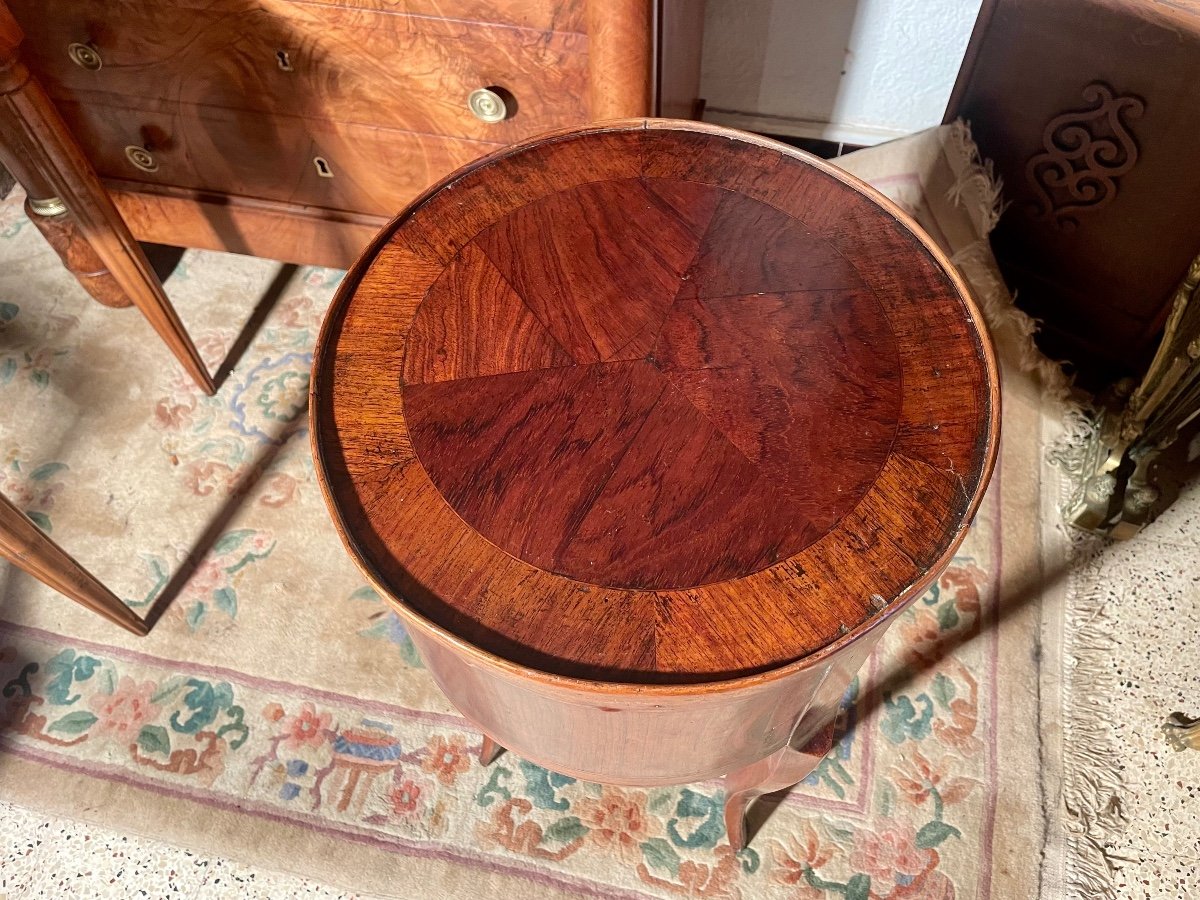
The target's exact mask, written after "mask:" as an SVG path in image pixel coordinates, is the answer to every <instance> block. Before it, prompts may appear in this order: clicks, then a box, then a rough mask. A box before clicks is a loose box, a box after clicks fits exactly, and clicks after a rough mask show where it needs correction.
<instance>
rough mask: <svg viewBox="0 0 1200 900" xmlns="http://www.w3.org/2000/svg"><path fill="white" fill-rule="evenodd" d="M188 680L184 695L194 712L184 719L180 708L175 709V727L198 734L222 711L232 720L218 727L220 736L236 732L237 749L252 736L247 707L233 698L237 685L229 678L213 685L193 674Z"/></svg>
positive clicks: (187, 732)
mask: <svg viewBox="0 0 1200 900" xmlns="http://www.w3.org/2000/svg"><path fill="white" fill-rule="evenodd" d="M186 684H187V688H188V691H187V693H186V694H184V696H183V702H184V704H185V706H186V707H187V708H188V709H189V710H191V714H190V715H189V716H188V717H187V718H186V719H180V717H179V713H180V710H176V711H175V712H173V713H171V719H170V721H171V727H172V728H174V729H175V730H176V731H178V732H180V733H181V734H196V733H198V732H199V731H200V730H201V729H202V728H207V727H209V726H210V725H212V724H213V723H214V722H215V721H216V720H217V717H218V716H219V715H220V714H221V713H225V714H226V715H227V716H228V717H229V719H230V721H229V722H226V723H225V724H223V725H222V726H221V727H220V728H218V729H217V737H219V738H223V737H224V736H225V735H226V734H229V733H235V734H237V735H238V737H237V738H235V739H234V740H233V741H231V742H230V744H229V746H230V747H231V748H232V749H234V750H236V749H237V748H238V747H240V746H242V744H244V743H245V742H246V739H247V738H248V737H249V736H250V729H249V728H248V727H247V726H246V725H245V723H244V719H245V710H243V709H242V707H240V706H238V705H236V704H235V703H234V702H233V688H232V687H231V686H230V684H229V682H227V681H222V682H219V683H217V684H216V685H213V684H210V683H209V682H207V681H201V680H200V679H199V678H189V679H188V680H187V683H186Z"/></svg>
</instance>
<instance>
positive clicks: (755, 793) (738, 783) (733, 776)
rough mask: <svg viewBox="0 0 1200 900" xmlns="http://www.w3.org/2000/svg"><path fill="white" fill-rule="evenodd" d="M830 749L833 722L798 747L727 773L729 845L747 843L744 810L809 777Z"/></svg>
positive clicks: (725, 780) (725, 778) (726, 810)
mask: <svg viewBox="0 0 1200 900" xmlns="http://www.w3.org/2000/svg"><path fill="white" fill-rule="evenodd" d="M832 748H833V724H832V723H830V724H829V725H826V726H825V727H824V728H822V729H821V731H820V732H819V733H818V734H817V735H816V737H814V738H813V739H812V740H811V741H809V742H808V743H807V744H806V745H805V746H804V747H802V748H800V749H799V750H797V749H795V748H793V747H791V746H788V745H784V746H783V747H781V748H780V749H779V750H777V751H775V752H774V753H772V754H771V755H770V756H768V757H767V758H766V759H762V760H759V761H758V762H756V763H754V764H752V765H749V766H746V767H745V768H744V769H738V770H737V771H736V772H730V773H729V774H728V775H726V776H725V777H724V779H722V780H723V782H724V784H725V832H726V834H728V836H729V846H731V847H732V848H733V849H734V850H742V849H744V848H745V846H746V810H747V809H749V807H750V804H751V803H753V802H754V801H755V800H757V799H758V798H759V797H761V796H762V795H763V794H770V793H773V792H775V791H782V790H783V789H784V788H790V787H792V786H793V785H795V784H797V783H798V782H800V781H802V780H803V779H804V778H806V777H807V776H808V774H809V773H810V772H812V770H813V769H815V768H816V767H817V766H818V765H819V764H820V762H821V760H823V759H824V758H825V757H826V755H828V753H829V751H830V750H831V749H832Z"/></svg>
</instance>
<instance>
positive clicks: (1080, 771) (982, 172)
mask: <svg viewBox="0 0 1200 900" xmlns="http://www.w3.org/2000/svg"><path fill="white" fill-rule="evenodd" d="M943 133H944V136H943V139H942V140H943V147H944V149H945V153H946V156H947V158H948V159H949V160H951V164H952V167H953V168H954V169H955V175H956V178H955V181H954V184H953V185H952V186H951V187H950V189H949V191H948V192H947V198H948V199H949V200H950V201H951V202H953V203H955V204H956V205H958V206H959V207H961V208H962V209H963V210H964V211H966V212H967V214H968V215H970V216H971V218H972V221H973V223H974V224H975V226H976V229H977V233H978V234H980V235H982V236H983V238H982V239H981V240H979V241H977V242H976V243H974V244H970V245H968V246H967V247H965V248H963V249H962V250H960V251H959V252H958V253H956V254H955V255H954V256H953V258H952V259H951V262H952V263H954V265H955V266H957V267H958V268H959V270H960V271H961V272H962V274H963V276H964V277H965V278H966V279H967V280H968V282H969V283H970V284H971V285H972V286H973V287H974V288H975V294H976V301H977V302H978V304H979V307H980V311H981V312H982V314H983V317H984V319H985V321H986V323H987V325H988V327H989V328H990V329H991V330H992V332H993V333H995V334H997V336H998V335H999V334H1001V333H1004V334H1005V336H1006V340H1004V341H1000V340H997V342H996V343H997V344H998V345H1001V344H1002V345H1003V346H1005V347H1007V348H1010V349H1009V352H1008V353H1007V355H1006V357H1005V358H1003V359H1001V365H1010V366H1015V367H1016V368H1017V369H1018V370H1019V371H1020V372H1022V373H1026V374H1031V375H1033V376H1034V377H1035V378H1036V379H1037V380H1038V381H1039V382H1040V383H1041V386H1042V390H1043V396H1044V397H1045V399H1046V401H1048V404H1047V406H1046V407H1045V409H1046V411H1047V415H1048V416H1049V420H1048V422H1047V424H1049V425H1050V427H1049V428H1048V430H1047V433H1046V435H1045V438H1046V444H1045V446H1046V449H1045V456H1046V458H1047V460H1048V461H1051V462H1053V463H1054V464H1055V465H1058V466H1060V467H1061V468H1062V469H1063V470H1064V471H1070V469H1071V466H1072V465H1076V466H1082V465H1083V464H1084V459H1085V457H1086V454H1087V451H1088V448H1089V445H1090V444H1091V442H1092V440H1093V438H1094V435H1095V431H1096V429H1097V428H1098V427H1099V418H1098V414H1097V411H1096V409H1095V408H1094V406H1093V405H1092V403H1091V400H1090V398H1088V397H1086V396H1085V395H1084V394H1082V392H1080V391H1079V390H1078V389H1077V388H1076V387H1075V386H1074V384H1073V382H1072V379H1071V378H1070V377H1069V376H1068V375H1067V373H1066V372H1065V371H1064V369H1063V366H1062V365H1061V364H1060V363H1057V362H1054V361H1053V360H1051V359H1049V358H1048V357H1046V356H1045V355H1044V354H1043V353H1042V352H1041V351H1040V350H1039V349H1038V347H1037V345H1036V344H1035V343H1034V340H1033V338H1034V335H1035V334H1036V333H1037V331H1038V328H1039V326H1040V323H1039V322H1038V321H1037V320H1036V319H1034V318H1033V317H1031V316H1029V315H1027V314H1026V313H1025V312H1023V311H1022V310H1020V309H1018V308H1017V306H1016V305H1015V303H1014V302H1013V297H1012V295H1011V294H1010V292H1009V290H1008V287H1007V285H1006V284H1005V283H1004V279H1003V276H1002V275H1001V274H1000V271H999V269H998V268H997V266H996V263H995V257H994V256H993V255H992V252H991V246H990V244H989V241H988V239H987V235H988V234H989V233H990V232H991V231H992V229H993V228H994V227H995V226H996V223H997V221H998V220H999V218H1000V214H1001V213H1002V212H1003V211H1004V203H1003V200H1002V188H1003V185H1002V183H1001V180H1000V178H999V177H998V176H996V174H995V172H994V170H993V168H992V166H991V163H990V162H989V161H984V160H981V159H980V157H979V151H978V148H977V147H976V146H975V142H974V141H973V140H972V138H971V129H970V126H969V125H968V124H967V123H966V122H963V121H961V120H959V121H957V122H954V123H952V124H951V125H950V127H949V128H947V129H944V132H943ZM1069 492H1070V485H1069V483H1068V479H1067V478H1061V479H1060V496H1059V501H1060V502H1059V504H1058V507H1059V509H1062V508H1063V505H1064V503H1065V502H1066V500H1067V499H1068V498H1067V495H1068V494H1069ZM1054 527H1055V528H1056V530H1057V531H1058V532H1059V536H1060V537H1061V538H1062V539H1063V540H1065V541H1068V542H1069V543H1068V547H1069V552H1070V560H1071V575H1070V576H1069V584H1070V589H1069V592H1068V599H1067V604H1066V609H1065V610H1064V613H1063V617H1064V629H1063V632H1064V638H1063V646H1062V660H1063V670H1064V671H1063V673H1062V675H1063V689H1062V702H1063V706H1062V708H1063V709H1064V710H1070V711H1071V714H1070V715H1069V716H1067V715H1064V716H1063V717H1062V720H1063V721H1062V727H1063V745H1062V746H1063V750H1062V757H1063V758H1062V781H1063V784H1062V793H1061V797H1060V798H1059V799H1058V802H1060V803H1061V804H1062V807H1063V811H1064V815H1062V816H1061V819H1062V821H1063V822H1064V824H1065V827H1066V830H1067V834H1066V836H1065V840H1064V844H1065V851H1066V853H1065V860H1064V862H1065V872H1064V876H1065V878H1064V880H1065V884H1066V885H1067V886H1068V888H1069V890H1071V891H1072V892H1074V895H1075V896H1078V897H1081V898H1089V900H1090V898H1103V900H1110V898H1115V896H1116V892H1115V891H1116V889H1115V887H1114V878H1113V872H1114V864H1113V861H1112V859H1111V857H1110V855H1109V851H1110V848H1112V847H1113V846H1114V845H1115V842H1116V840H1117V839H1118V838H1119V837H1120V835H1121V833H1122V831H1123V830H1124V828H1125V825H1126V822H1127V817H1126V813H1125V804H1124V800H1123V797H1124V793H1125V785H1124V779H1123V777H1122V775H1121V769H1120V758H1121V757H1120V753H1119V750H1118V747H1117V745H1116V734H1115V731H1114V730H1113V728H1112V727H1111V725H1110V724H1109V723H1108V721H1107V720H1106V719H1105V716H1104V708H1103V704H1102V703H1101V702H1100V701H1099V698H1102V697H1104V696H1106V695H1107V694H1108V693H1109V692H1111V691H1112V690H1114V689H1115V676H1114V674H1113V672H1112V669H1111V667H1110V666H1109V664H1108V662H1109V659H1110V658H1111V654H1112V651H1113V649H1114V647H1115V644H1116V641H1115V637H1114V634H1113V622H1112V618H1111V617H1110V616H1109V614H1108V612H1107V604H1108V602H1109V599H1110V595H1109V593H1108V592H1107V591H1106V589H1105V585H1104V584H1103V583H1102V582H1101V581H1100V579H1099V574H1098V573H1099V569H1098V567H1097V566H1096V565H1095V564H1094V563H1093V562H1092V560H1093V559H1094V554H1095V552H1096V551H1097V549H1098V548H1099V547H1101V546H1103V544H1104V541H1103V540H1102V539H1099V538H1096V537H1094V536H1091V535H1084V534H1075V535H1069V534H1068V533H1067V528H1066V526H1065V525H1063V524H1061V523H1058V524H1056V525H1055V526H1054ZM1051 802H1054V801H1051Z"/></svg>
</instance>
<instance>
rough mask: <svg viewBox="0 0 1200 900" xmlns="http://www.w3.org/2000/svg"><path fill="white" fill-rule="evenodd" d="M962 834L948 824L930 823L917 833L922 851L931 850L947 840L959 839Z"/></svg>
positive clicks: (918, 844) (918, 843)
mask: <svg viewBox="0 0 1200 900" xmlns="http://www.w3.org/2000/svg"><path fill="white" fill-rule="evenodd" d="M961 834H962V832H960V831H959V830H958V829H957V828H955V827H954V826H953V825H950V824H947V823H946V822H940V821H934V822H928V823H926V824H925V825H922V826H921V830H920V831H918V832H917V846H918V847H920V848H921V849H922V850H931V849H933V848H934V847H936V846H938V845H939V844H941V843H942V841H944V840H946V838H948V837H959V836H960V835H961Z"/></svg>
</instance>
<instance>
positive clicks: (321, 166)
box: [313, 156, 333, 178]
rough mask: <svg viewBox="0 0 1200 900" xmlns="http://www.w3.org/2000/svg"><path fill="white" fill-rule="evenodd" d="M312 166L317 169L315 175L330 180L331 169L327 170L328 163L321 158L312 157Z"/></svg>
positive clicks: (331, 175)
mask: <svg viewBox="0 0 1200 900" xmlns="http://www.w3.org/2000/svg"><path fill="white" fill-rule="evenodd" d="M313 165H314V166H316V168H317V174H318V175H320V176H321V177H322V178H332V177H333V169H331V168H329V163H328V161H326V159H325V157H323V156H314V157H313Z"/></svg>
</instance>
